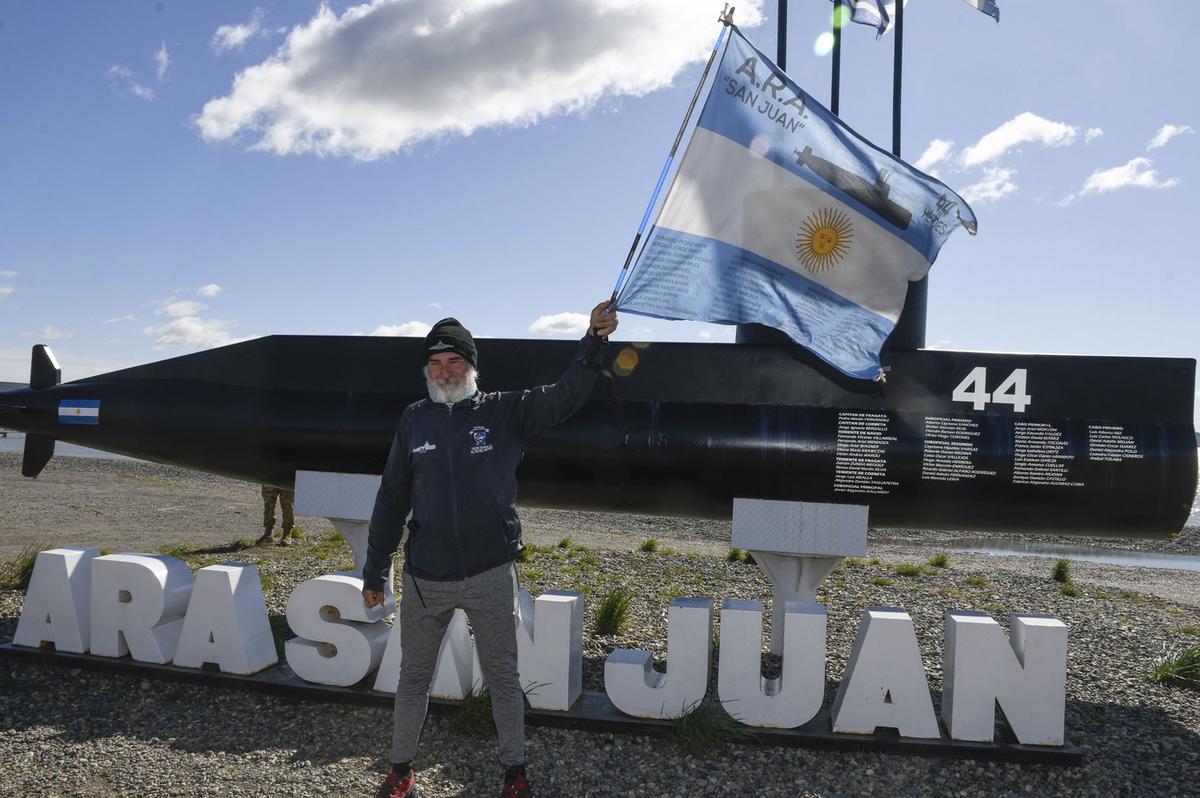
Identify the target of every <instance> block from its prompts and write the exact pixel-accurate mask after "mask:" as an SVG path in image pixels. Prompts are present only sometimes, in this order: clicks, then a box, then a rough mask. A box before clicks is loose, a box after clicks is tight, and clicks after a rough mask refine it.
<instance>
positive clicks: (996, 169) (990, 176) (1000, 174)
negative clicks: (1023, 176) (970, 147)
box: [958, 166, 1017, 204]
mask: <svg viewBox="0 0 1200 798" xmlns="http://www.w3.org/2000/svg"><path fill="white" fill-rule="evenodd" d="M1016 176H1017V170H1016V169H1005V168H1004V167H1002V166H993V167H991V168H989V169H986V170H984V173H983V179H982V180H980V181H979V182H978V183H972V184H971V185H969V186H967V187H966V188H964V189H962V190H961V191H959V192H958V193H959V194H960V195H961V196H962V198H963V199H965V200H966V201H967V202H970V203H972V204H984V203H988V202H996V201H997V200H1002V199H1004V198H1005V197H1007V196H1008V195H1009V194H1012V193H1013V192H1014V191H1016V190H1017V184H1016V182H1015V181H1014V180H1013V178H1014V177H1016Z"/></svg>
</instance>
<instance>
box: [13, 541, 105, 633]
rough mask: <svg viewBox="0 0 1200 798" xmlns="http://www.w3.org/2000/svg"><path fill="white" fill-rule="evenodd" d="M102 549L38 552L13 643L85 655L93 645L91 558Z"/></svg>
mask: <svg viewBox="0 0 1200 798" xmlns="http://www.w3.org/2000/svg"><path fill="white" fill-rule="evenodd" d="M99 554H100V550H99V549H92V548H66V549H50V550H48V551H43V552H39V553H38V556H37V560H36V561H35V562H34V565H33V575H32V576H31V577H30V578H29V589H28V590H26V591H25V603H24V605H22V607H21V620H20V621H18V622H17V633H16V634H15V635H14V636H13V642H14V643H16V644H17V645H19V646H33V647H35V648H36V647H39V646H41V645H42V644H43V643H53V644H54V649H55V650H56V651H70V652H72V653H74V654H86V653H87V652H88V649H89V648H90V647H91V612H90V611H89V610H88V600H89V599H90V598H91V591H92V559H93V558H95V557H97V556H99Z"/></svg>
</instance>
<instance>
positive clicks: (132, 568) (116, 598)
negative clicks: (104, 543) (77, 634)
mask: <svg viewBox="0 0 1200 798" xmlns="http://www.w3.org/2000/svg"><path fill="white" fill-rule="evenodd" d="M191 594H192V572H191V570H190V569H189V568H188V567H187V563H185V562H183V561H182V560H179V559H176V558H174V557H167V556H164V555H158V554H107V555H104V556H102V557H96V558H94V559H92V597H91V599H92V646H91V650H92V653H93V654H98V655H99V656H102V657H123V656H125V655H126V654H129V655H130V656H132V657H133V658H134V659H135V660H137V661H139V662H153V663H156V664H159V665H164V664H166V663H168V662H170V661H171V660H172V659H174V658H175V647H176V646H177V645H178V644H179V633H180V630H181V629H182V628H183V615H184V613H185V612H187V606H188V599H189V598H191Z"/></svg>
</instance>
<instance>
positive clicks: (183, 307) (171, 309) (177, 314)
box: [156, 299, 208, 319]
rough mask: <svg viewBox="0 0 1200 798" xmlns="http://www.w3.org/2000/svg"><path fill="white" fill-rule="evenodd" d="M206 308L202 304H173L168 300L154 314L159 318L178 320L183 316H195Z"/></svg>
mask: <svg viewBox="0 0 1200 798" xmlns="http://www.w3.org/2000/svg"><path fill="white" fill-rule="evenodd" d="M207 307H208V305H205V304H204V303H203V302H189V301H180V302H173V301H171V300H170V299H168V300H167V302H166V304H164V305H163V306H162V307H161V308H159V309H158V310H157V311H156V313H157V314H158V315H159V316H170V317H172V318H176V319H178V318H182V317H184V316H195V315H196V314H197V313H199V312H200V311H202V310H204V309H206V308H207Z"/></svg>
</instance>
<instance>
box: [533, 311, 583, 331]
mask: <svg viewBox="0 0 1200 798" xmlns="http://www.w3.org/2000/svg"><path fill="white" fill-rule="evenodd" d="M589 321H591V319H590V318H589V317H588V316H585V315H584V314H582V313H554V314H551V315H549V316H538V318H537V321H535V322H534V323H533V324H530V325H529V331H530V332H531V333H533V334H534V335H583V333H584V332H585V331H586V330H587V328H588V322H589Z"/></svg>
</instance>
